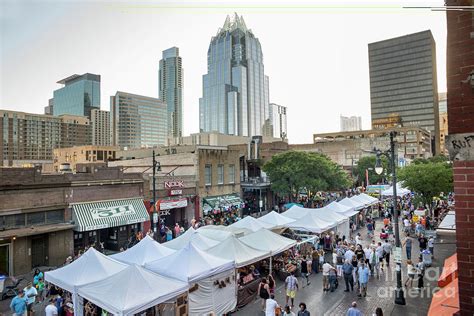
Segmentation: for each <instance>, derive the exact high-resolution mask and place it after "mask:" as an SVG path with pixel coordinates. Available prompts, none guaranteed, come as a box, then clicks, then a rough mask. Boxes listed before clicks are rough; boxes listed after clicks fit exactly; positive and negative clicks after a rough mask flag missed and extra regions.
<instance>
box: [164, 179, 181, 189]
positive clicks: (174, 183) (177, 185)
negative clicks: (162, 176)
mask: <svg viewBox="0 0 474 316" xmlns="http://www.w3.org/2000/svg"><path fill="white" fill-rule="evenodd" d="M173 188H184V181H183V180H173V181H165V189H173Z"/></svg>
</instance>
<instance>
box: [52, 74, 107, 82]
mask: <svg viewBox="0 0 474 316" xmlns="http://www.w3.org/2000/svg"><path fill="white" fill-rule="evenodd" d="M79 79H84V80H93V81H98V82H100V75H94V74H91V73H88V72H87V73H85V74H83V75H78V74H74V75H72V76H69V77H66V78H64V79H61V80H59V81H57V82H56V83H59V84H64V85H68V84H70V83H73V82H76V81H78V80H79Z"/></svg>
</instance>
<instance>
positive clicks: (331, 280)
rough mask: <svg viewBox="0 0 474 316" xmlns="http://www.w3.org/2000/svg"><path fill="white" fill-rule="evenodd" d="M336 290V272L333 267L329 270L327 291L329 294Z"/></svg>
mask: <svg viewBox="0 0 474 316" xmlns="http://www.w3.org/2000/svg"><path fill="white" fill-rule="evenodd" d="M336 288H337V272H336V269H335V268H334V267H332V269H331V270H329V289H330V291H331V292H334V290H335V289H336Z"/></svg>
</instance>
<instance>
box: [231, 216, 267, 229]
mask: <svg viewBox="0 0 474 316" xmlns="http://www.w3.org/2000/svg"><path fill="white" fill-rule="evenodd" d="M229 227H232V228H246V229H250V230H251V231H252V232H256V231H257V230H260V229H262V228H271V227H272V225H271V224H268V223H265V222H261V221H258V220H257V219H255V218H253V217H252V216H246V217H244V218H242V219H241V220H240V221H237V222H235V223H233V224H232V225H229Z"/></svg>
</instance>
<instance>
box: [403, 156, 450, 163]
mask: <svg viewBox="0 0 474 316" xmlns="http://www.w3.org/2000/svg"><path fill="white" fill-rule="evenodd" d="M448 161H449V159H448V157H446V156H443V155H436V156H434V157H430V158H428V159H425V158H416V159H414V160H413V161H412V164H415V165H420V164H428V163H430V162H432V163H437V162H448Z"/></svg>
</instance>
